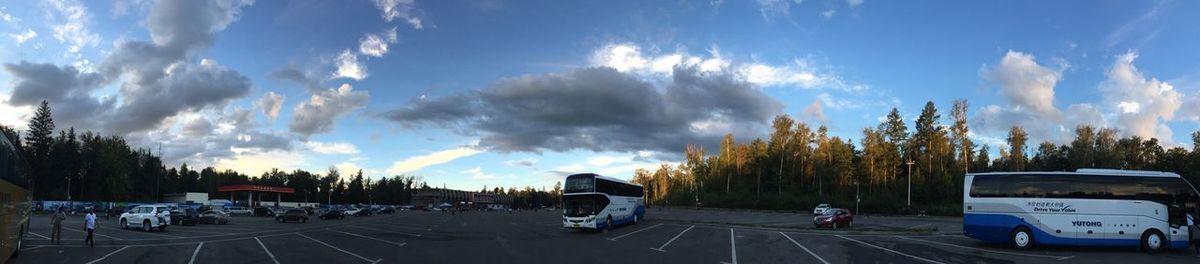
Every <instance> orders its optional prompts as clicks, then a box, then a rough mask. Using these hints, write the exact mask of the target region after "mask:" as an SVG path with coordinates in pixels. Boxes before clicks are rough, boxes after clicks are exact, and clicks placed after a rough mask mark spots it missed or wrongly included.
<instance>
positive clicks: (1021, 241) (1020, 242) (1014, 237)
mask: <svg viewBox="0 0 1200 264" xmlns="http://www.w3.org/2000/svg"><path fill="white" fill-rule="evenodd" d="M1009 242H1010V244H1012V246H1013V248H1015V249H1017V250H1029V249H1031V248H1033V232H1030V231H1029V228H1028V227H1024V226H1019V227H1017V228H1016V229H1013V231H1012V234H1011V235H1009Z"/></svg>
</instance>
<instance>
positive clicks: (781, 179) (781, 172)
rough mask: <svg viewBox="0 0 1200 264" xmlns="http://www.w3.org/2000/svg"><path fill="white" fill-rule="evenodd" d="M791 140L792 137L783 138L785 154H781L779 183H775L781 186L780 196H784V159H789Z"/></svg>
mask: <svg viewBox="0 0 1200 264" xmlns="http://www.w3.org/2000/svg"><path fill="white" fill-rule="evenodd" d="M789 139H791V137H785V138H783V153H779V181H778V182H775V183H776V184H779V195H783V161H784V160H785V159H784V158H786V157H787V152H788V140H789Z"/></svg>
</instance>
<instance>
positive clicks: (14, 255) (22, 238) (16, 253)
mask: <svg viewBox="0 0 1200 264" xmlns="http://www.w3.org/2000/svg"><path fill="white" fill-rule="evenodd" d="M19 234H21V235H20V236H18V237H17V249H16V250H13V253H12V255H10V256H9V258H17V256H20V255H21V246H23V245H25V227H24V226H22V227H21V233H19Z"/></svg>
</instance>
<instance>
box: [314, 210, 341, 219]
mask: <svg viewBox="0 0 1200 264" xmlns="http://www.w3.org/2000/svg"><path fill="white" fill-rule="evenodd" d="M317 218H320V219H342V218H346V215H345V214H343V213H342V210H337V209H330V210H328V211H325V213H322V214H321V215H318V216H317Z"/></svg>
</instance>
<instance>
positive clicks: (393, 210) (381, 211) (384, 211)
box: [375, 206, 396, 214]
mask: <svg viewBox="0 0 1200 264" xmlns="http://www.w3.org/2000/svg"><path fill="white" fill-rule="evenodd" d="M375 213H377V214H394V213H396V208H394V207H391V206H384V207H381V208H379V210H377V211H375Z"/></svg>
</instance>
